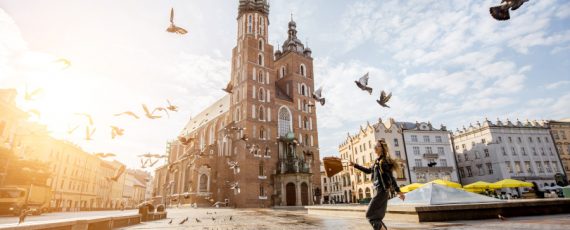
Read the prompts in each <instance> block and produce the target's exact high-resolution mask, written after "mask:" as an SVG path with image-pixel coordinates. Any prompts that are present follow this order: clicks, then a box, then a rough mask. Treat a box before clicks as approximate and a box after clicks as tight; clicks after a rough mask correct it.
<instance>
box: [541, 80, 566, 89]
mask: <svg viewBox="0 0 570 230" xmlns="http://www.w3.org/2000/svg"><path fill="white" fill-rule="evenodd" d="M568 84H570V81H558V82H554V83H551V84H548V85H546V86H545V88H547V89H557V88H559V87H562V86H564V85H568Z"/></svg>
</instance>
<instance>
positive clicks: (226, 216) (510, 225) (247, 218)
mask: <svg viewBox="0 0 570 230" xmlns="http://www.w3.org/2000/svg"><path fill="white" fill-rule="evenodd" d="M168 217H169V218H168V219H166V220H160V221H154V222H145V223H141V224H139V225H134V226H130V227H127V228H123V229H141V230H142V229H203V230H206V229H207V230H218V229H219V230H225V229H295V230H300V229H343V230H344V229H366V230H369V229H371V227H370V225H369V224H368V222H367V221H366V219H365V218H364V217H362V218H354V217H343V216H338V217H335V216H323V215H308V214H306V211H285V210H273V209H193V208H180V209H176V208H173V209H168ZM186 217H188V221H187V222H185V223H183V224H180V222H181V221H182V220H183V219H185V218H186ZM230 217H231V220H230ZM196 218H197V219H198V221H199V222H197V221H196ZM171 219H172V224H169V223H168V222H169V221H170V220H171ZM386 225H387V226H388V228H390V229H487V230H492V229H502V230H505V229H565V230H567V229H570V228H569V226H570V214H566V215H550V216H534V217H519V218H509V219H507V220H506V221H500V220H477V221H455V222H445V223H439V222H438V223H408V222H395V221H387V222H386Z"/></svg>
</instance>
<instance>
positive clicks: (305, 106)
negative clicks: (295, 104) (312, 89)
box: [303, 99, 309, 112]
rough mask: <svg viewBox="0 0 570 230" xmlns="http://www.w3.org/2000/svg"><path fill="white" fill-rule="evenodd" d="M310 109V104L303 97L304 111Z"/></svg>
mask: <svg viewBox="0 0 570 230" xmlns="http://www.w3.org/2000/svg"><path fill="white" fill-rule="evenodd" d="M308 110H309V105H308V104H307V100H305V99H303V111H305V112H307V111H308Z"/></svg>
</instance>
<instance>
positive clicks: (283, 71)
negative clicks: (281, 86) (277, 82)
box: [279, 66, 286, 78]
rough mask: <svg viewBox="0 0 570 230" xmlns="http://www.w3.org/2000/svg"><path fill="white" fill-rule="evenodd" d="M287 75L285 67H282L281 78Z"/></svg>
mask: <svg viewBox="0 0 570 230" xmlns="http://www.w3.org/2000/svg"><path fill="white" fill-rule="evenodd" d="M285 74H286V72H285V66H281V72H280V75H279V78H283V77H285Z"/></svg>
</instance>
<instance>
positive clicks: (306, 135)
mask: <svg viewBox="0 0 570 230" xmlns="http://www.w3.org/2000/svg"><path fill="white" fill-rule="evenodd" d="M304 142H305V145H309V134H305V141H304Z"/></svg>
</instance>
